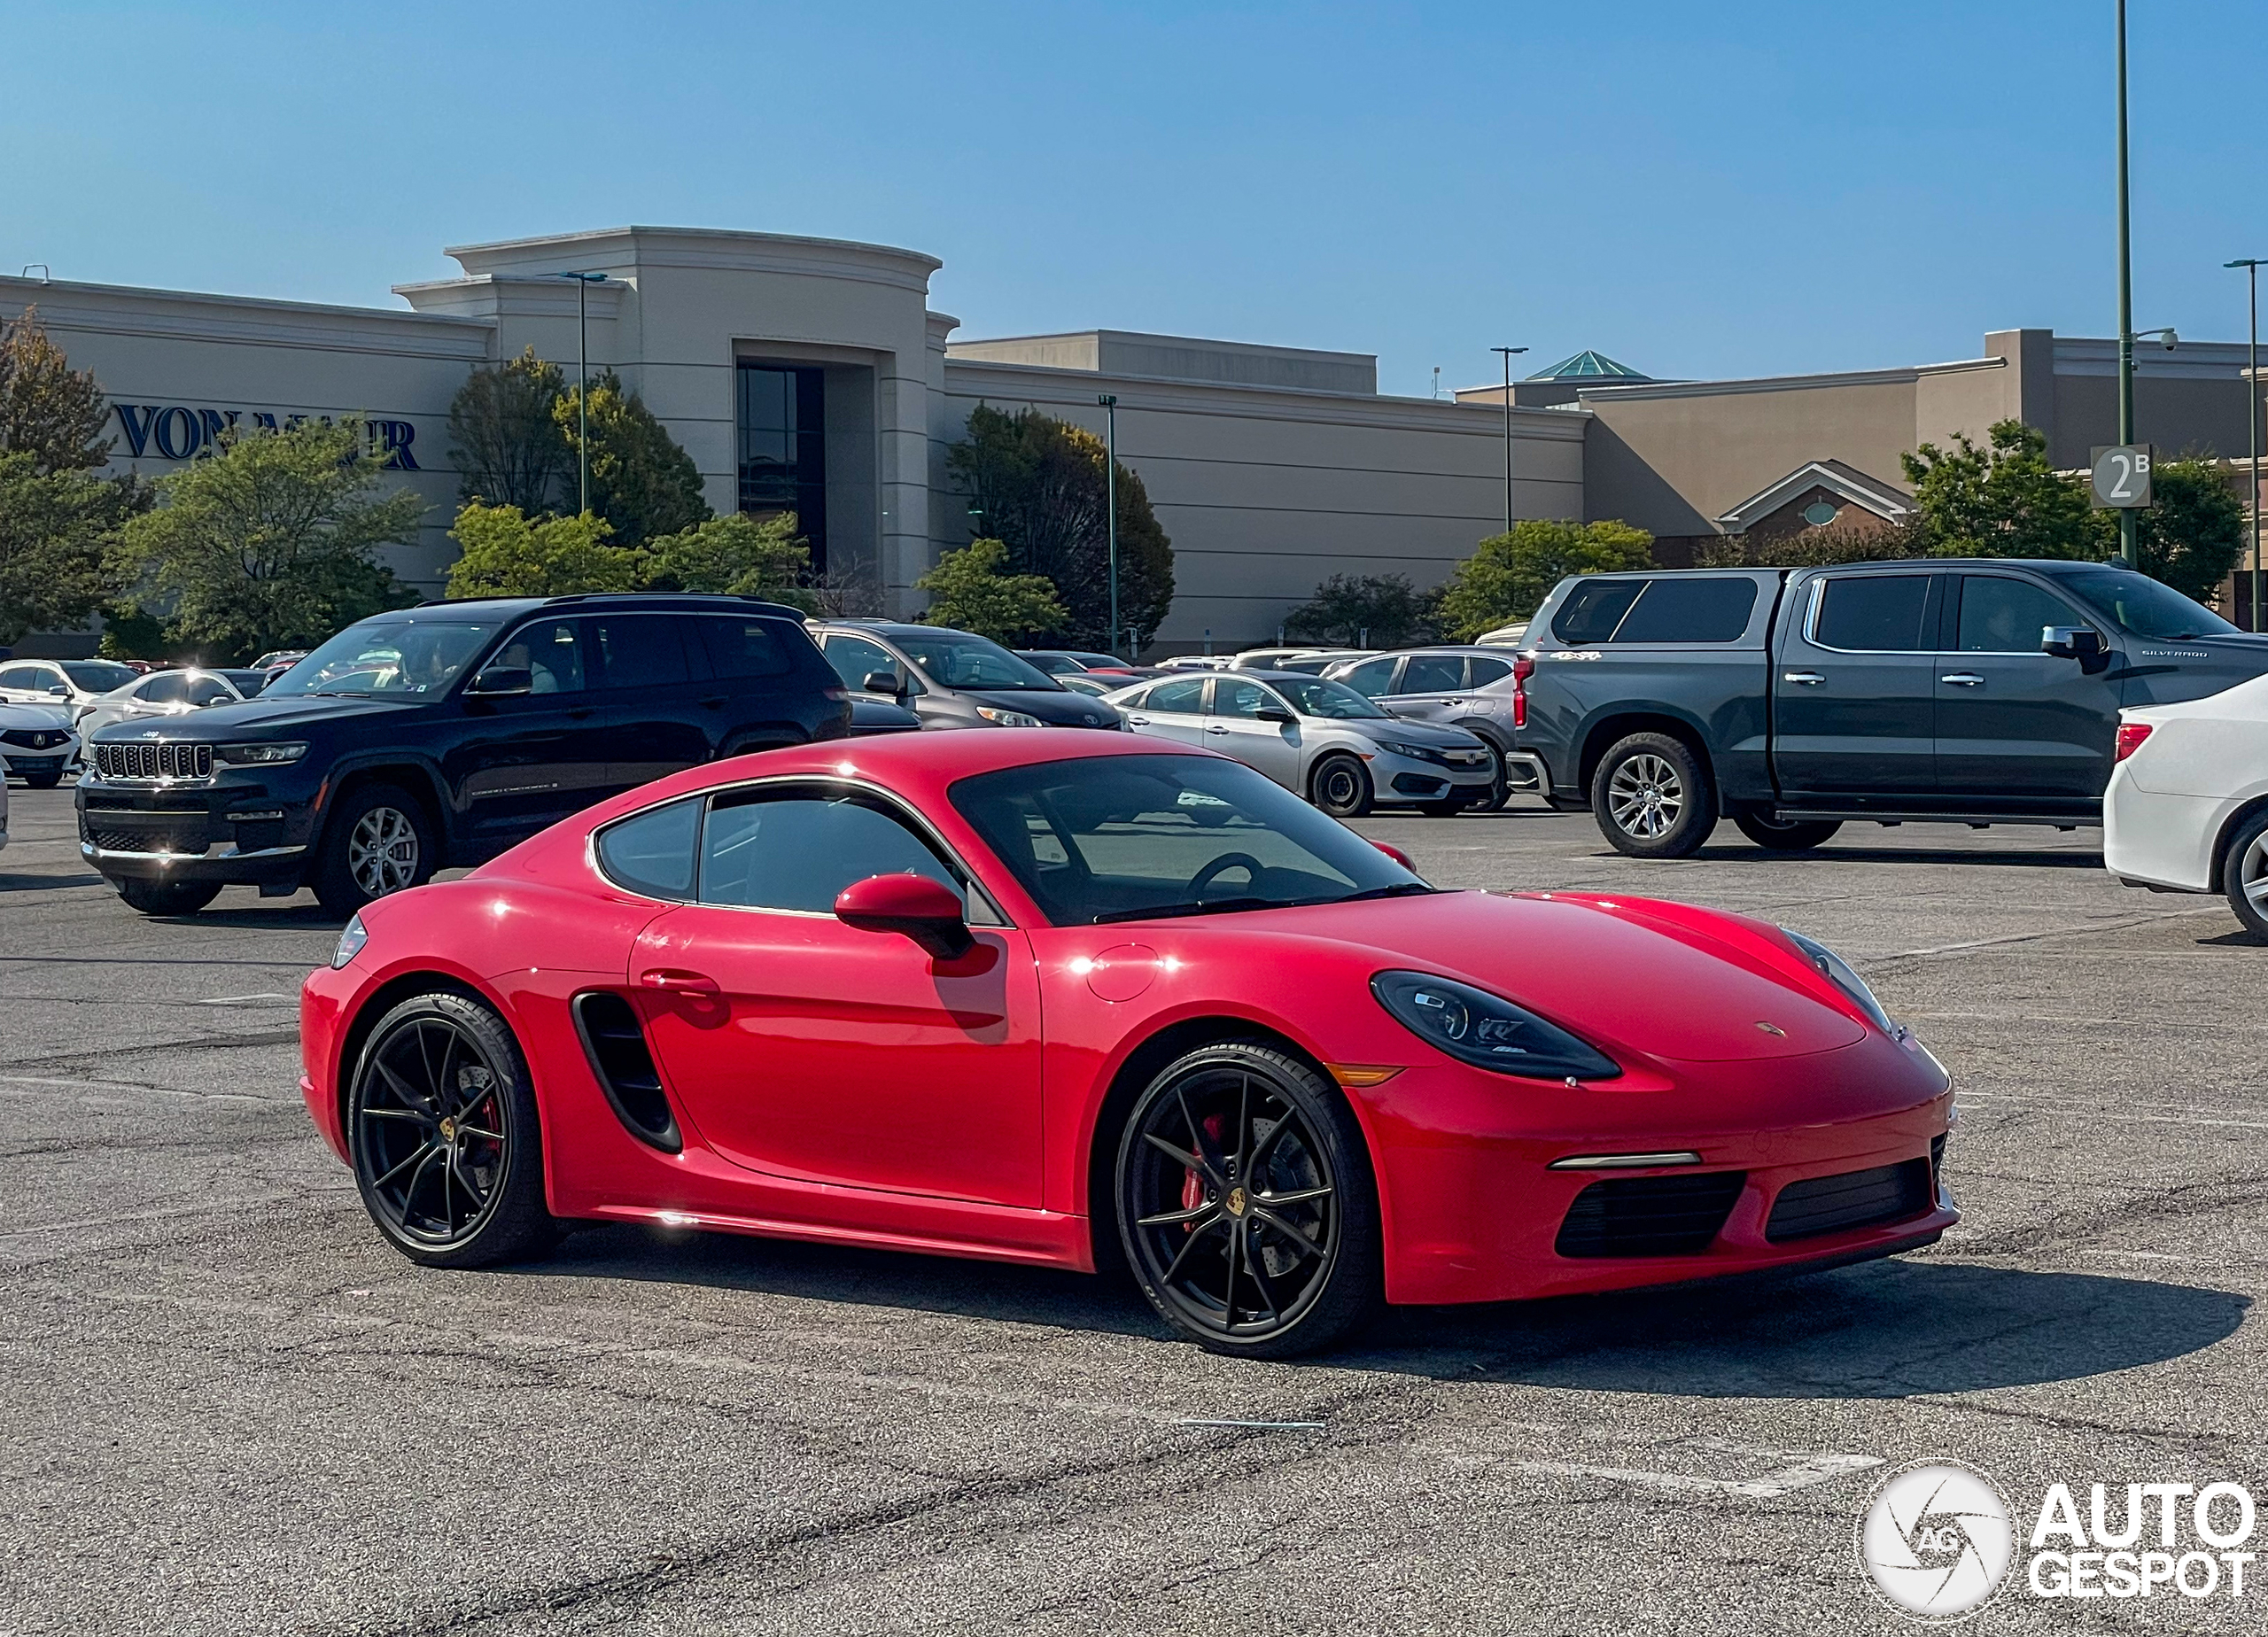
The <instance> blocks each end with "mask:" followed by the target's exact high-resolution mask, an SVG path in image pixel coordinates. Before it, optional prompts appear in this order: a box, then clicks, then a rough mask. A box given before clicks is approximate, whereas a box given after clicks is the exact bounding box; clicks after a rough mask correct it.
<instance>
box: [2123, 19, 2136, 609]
mask: <svg viewBox="0 0 2268 1637" xmlns="http://www.w3.org/2000/svg"><path fill="white" fill-rule="evenodd" d="M2118 441H2119V442H2120V443H2122V444H2131V443H2132V442H2133V441H2134V267H2133V251H2132V242H2131V238H2130V236H2129V234H2128V231H2127V212H2126V0H2118ZM2118 555H2119V558H2120V560H2121V561H2122V562H2124V563H2125V565H2126V566H2127V567H2128V568H2130V569H2131V568H2134V567H2137V566H2138V565H2139V562H2140V547H2139V546H2138V545H2137V542H2136V539H2135V531H2134V513H2133V510H2132V508H2121V509H2120V511H2119V513H2118Z"/></svg>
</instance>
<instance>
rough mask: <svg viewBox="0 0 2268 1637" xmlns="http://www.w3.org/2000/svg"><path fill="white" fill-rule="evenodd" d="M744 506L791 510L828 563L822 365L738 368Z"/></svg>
mask: <svg viewBox="0 0 2268 1637" xmlns="http://www.w3.org/2000/svg"><path fill="white" fill-rule="evenodd" d="M738 373H739V376H740V381H739V394H738V419H739V423H740V460H741V509H742V511H744V512H747V513H749V514H750V516H757V517H761V516H767V515H769V514H771V513H773V512H783V511H791V512H794V513H795V514H796V519H797V520H798V522H799V523H800V524H801V525H802V528H803V533H804V539H807V540H809V541H810V542H811V546H812V567H813V568H814V569H824V568H825V567H826V566H827V377H826V375H825V373H824V372H823V371H821V370H818V369H783V368H781V367H780V366H778V365H773V364H742V366H741V367H740V369H739V372H738Z"/></svg>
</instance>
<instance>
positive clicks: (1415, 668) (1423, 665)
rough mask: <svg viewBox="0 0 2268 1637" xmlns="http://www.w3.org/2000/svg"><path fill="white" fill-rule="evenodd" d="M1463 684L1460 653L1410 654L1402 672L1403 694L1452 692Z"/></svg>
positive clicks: (1401, 690)
mask: <svg viewBox="0 0 2268 1637" xmlns="http://www.w3.org/2000/svg"><path fill="white" fill-rule="evenodd" d="M1461 687H1464V655H1462V654H1412V655H1411V656H1410V663H1409V665H1408V667H1407V668H1406V669H1405V670H1403V671H1402V687H1400V689H1398V690H1397V691H1398V692H1400V693H1404V694H1454V693H1456V691H1457V690H1458V689H1459V688H1461Z"/></svg>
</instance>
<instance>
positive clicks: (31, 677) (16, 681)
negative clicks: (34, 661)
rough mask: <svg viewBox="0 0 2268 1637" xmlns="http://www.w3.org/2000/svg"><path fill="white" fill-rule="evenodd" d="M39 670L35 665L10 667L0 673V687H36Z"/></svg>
mask: <svg viewBox="0 0 2268 1637" xmlns="http://www.w3.org/2000/svg"><path fill="white" fill-rule="evenodd" d="M38 686H39V668H38V667H37V666H36V665H10V666H9V667H7V669H5V670H4V671H0V687H38Z"/></svg>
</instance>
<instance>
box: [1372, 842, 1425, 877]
mask: <svg viewBox="0 0 2268 1637" xmlns="http://www.w3.org/2000/svg"><path fill="white" fill-rule="evenodd" d="M1371 846H1373V847H1375V848H1377V849H1378V850H1379V851H1380V852H1382V853H1384V854H1385V855H1386V857H1389V858H1391V859H1393V860H1394V862H1395V863H1396V864H1398V865H1401V866H1402V868H1403V869H1405V870H1407V871H1409V872H1410V873H1411V874H1412V875H1415V874H1417V865H1414V864H1412V863H1411V862H1410V855H1409V854H1408V853H1406V852H1404V851H1402V849H1401V848H1399V847H1396V846H1394V844H1393V843H1392V842H1377V841H1374V842H1371Z"/></svg>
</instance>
